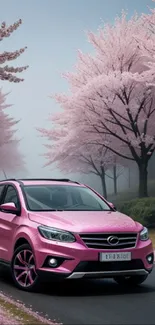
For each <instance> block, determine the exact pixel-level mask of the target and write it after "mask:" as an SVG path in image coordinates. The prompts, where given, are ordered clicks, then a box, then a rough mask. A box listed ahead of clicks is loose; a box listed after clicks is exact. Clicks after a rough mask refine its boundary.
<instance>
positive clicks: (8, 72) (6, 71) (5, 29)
mask: <svg viewBox="0 0 155 325" xmlns="http://www.w3.org/2000/svg"><path fill="white" fill-rule="evenodd" d="M21 24H22V20H21V19H19V20H18V21H17V22H15V23H14V24H13V25H10V26H7V25H6V23H5V22H3V23H2V24H1V27H0V41H2V40H3V39H4V38H5V37H9V36H10V35H11V34H12V33H13V32H14V31H15V30H16V29H17V28H18V27H19V26H20V25H21ZM26 48H27V47H24V48H21V49H20V50H16V51H14V52H6V51H5V52H3V53H1V54H0V65H2V64H4V63H5V62H7V61H12V60H15V59H16V58H18V57H19V56H20V55H21V54H23V53H24V52H25V50H26ZM27 68H28V66H24V67H16V68H14V67H9V66H8V65H5V66H2V67H0V80H8V81H10V82H15V83H18V82H20V81H23V80H24V79H22V78H18V77H16V76H15V75H14V73H21V72H23V71H24V70H26V69H27Z"/></svg>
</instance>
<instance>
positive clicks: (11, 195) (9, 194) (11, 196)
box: [3, 185, 20, 207]
mask: <svg viewBox="0 0 155 325" xmlns="http://www.w3.org/2000/svg"><path fill="white" fill-rule="evenodd" d="M10 202H13V203H14V204H15V206H16V207H19V205H20V202H19V199H18V195H17V191H16V189H15V188H14V187H13V186H11V185H9V186H8V188H7V191H6V195H5V197H4V202H3V203H10Z"/></svg>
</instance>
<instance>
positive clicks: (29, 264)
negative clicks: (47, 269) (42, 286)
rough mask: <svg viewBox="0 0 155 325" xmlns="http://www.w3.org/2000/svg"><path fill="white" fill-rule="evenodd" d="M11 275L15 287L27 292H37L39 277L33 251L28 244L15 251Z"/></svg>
mask: <svg viewBox="0 0 155 325" xmlns="http://www.w3.org/2000/svg"><path fill="white" fill-rule="evenodd" d="M11 273H12V278H13V281H14V283H15V285H16V286H17V287H18V288H19V289H21V290H25V291H35V290H36V289H37V288H38V286H39V283H40V281H39V277H38V274H37V272H36V264H35V258H34V254H33V251H32V249H31V247H30V246H29V245H28V244H24V245H22V246H20V247H18V248H17V249H16V250H15V253H14V255H13V258H12V263H11Z"/></svg>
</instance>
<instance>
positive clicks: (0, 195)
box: [0, 184, 5, 202]
mask: <svg viewBox="0 0 155 325" xmlns="http://www.w3.org/2000/svg"><path fill="white" fill-rule="evenodd" d="M4 187H5V185H4V184H3V185H0V202H1V200H2V194H3V190H4Z"/></svg>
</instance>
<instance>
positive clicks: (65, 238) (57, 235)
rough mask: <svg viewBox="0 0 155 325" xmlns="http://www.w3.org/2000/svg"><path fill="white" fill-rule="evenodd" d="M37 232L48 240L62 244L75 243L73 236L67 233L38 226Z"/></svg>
mask: <svg viewBox="0 0 155 325" xmlns="http://www.w3.org/2000/svg"><path fill="white" fill-rule="evenodd" d="M38 230H39V232H40V234H41V236H42V237H44V238H46V239H49V240H55V241H61V242H64V243H73V242H75V241H76V239H75V237H74V235H72V234H71V233H70V232H67V231H63V230H59V229H56V228H51V227H46V226H39V227H38Z"/></svg>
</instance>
